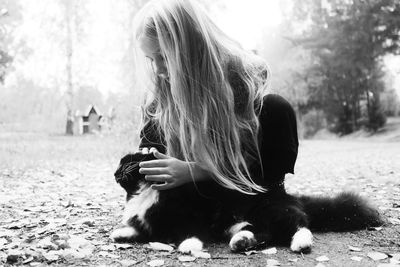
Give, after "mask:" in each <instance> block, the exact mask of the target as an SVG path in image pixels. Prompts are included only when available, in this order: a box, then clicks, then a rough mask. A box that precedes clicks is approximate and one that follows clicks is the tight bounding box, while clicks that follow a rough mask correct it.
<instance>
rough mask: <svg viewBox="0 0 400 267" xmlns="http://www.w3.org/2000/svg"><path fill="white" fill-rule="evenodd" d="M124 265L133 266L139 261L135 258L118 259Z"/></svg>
mask: <svg viewBox="0 0 400 267" xmlns="http://www.w3.org/2000/svg"><path fill="white" fill-rule="evenodd" d="M118 262H119V263H120V264H121V265H122V266H132V265H135V264H136V263H138V261H135V260H120V261H118Z"/></svg>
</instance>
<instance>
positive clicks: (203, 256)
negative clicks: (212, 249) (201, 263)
mask: <svg viewBox="0 0 400 267" xmlns="http://www.w3.org/2000/svg"><path fill="white" fill-rule="evenodd" d="M191 254H192V256H194V257H196V258H201V259H210V258H211V255H210V253H207V252H204V251H198V250H193V251H191Z"/></svg>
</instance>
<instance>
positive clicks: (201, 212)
mask: <svg viewBox="0 0 400 267" xmlns="http://www.w3.org/2000/svg"><path fill="white" fill-rule="evenodd" d="M153 159H155V157H154V155H153V154H152V153H149V154H143V153H141V152H138V153H134V154H128V155H126V156H124V157H123V158H122V159H121V161H120V164H119V167H118V169H117V171H116V172H115V174H114V176H115V179H116V181H117V182H118V183H119V184H120V185H121V186H122V187H123V188H124V189H125V191H126V193H127V197H126V205H125V210H124V215H123V220H122V225H123V226H122V227H120V228H118V229H116V230H114V231H113V232H112V234H111V238H112V240H113V241H115V242H148V241H152V240H153V241H159V242H174V243H180V245H179V250H180V251H182V252H189V251H190V250H191V249H192V248H191V246H193V244H194V246H196V244H199V242H200V244H201V245H200V247H202V246H203V245H202V241H222V240H226V241H229V247H230V249H231V250H232V251H233V252H241V251H245V250H249V249H251V248H254V247H257V246H258V245H259V244H264V245H272V244H276V245H283V246H289V247H290V249H291V250H292V251H293V252H298V253H300V252H302V253H308V252H310V251H311V247H312V244H313V235H312V232H311V230H312V231H336V232H340V231H352V230H360V229H366V228H368V227H376V226H380V225H382V224H383V220H382V218H381V217H380V215H379V213H378V211H377V210H376V209H375V208H374V207H372V206H371V205H370V204H368V202H367V201H366V200H365V199H363V198H361V197H360V196H359V195H357V194H355V193H346V192H344V193H340V194H338V195H337V196H336V197H333V198H329V197H311V196H294V195H289V194H287V193H286V192H284V191H283V192H269V191H267V192H266V193H260V194H257V195H244V194H241V193H239V192H237V191H234V190H230V189H226V188H224V187H222V186H221V185H219V184H217V183H216V182H215V181H214V180H213V179H211V178H210V179H209V181H205V182H199V183H189V184H186V185H183V186H180V187H177V188H173V189H169V190H164V191H157V190H153V189H152V188H151V183H150V182H147V181H146V180H145V177H144V175H143V174H140V173H139V163H140V162H141V161H147V160H153ZM197 246H198V245H197Z"/></svg>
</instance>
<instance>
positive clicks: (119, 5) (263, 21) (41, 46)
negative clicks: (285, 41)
mask: <svg viewBox="0 0 400 267" xmlns="http://www.w3.org/2000/svg"><path fill="white" fill-rule="evenodd" d="M86 1H87V2H86V3H87V4H88V5H89V8H90V12H91V16H90V19H89V21H87V22H86V23H87V24H88V27H90V31H89V32H90V34H89V36H87V37H86V39H85V42H86V46H81V47H80V48H79V49H78V52H77V53H76V54H75V60H76V62H75V65H74V66H75V68H76V72H77V75H76V79H78V80H79V81H83V82H84V83H86V84H93V85H94V86H96V87H97V88H98V89H99V90H100V91H101V92H103V93H104V94H107V93H108V92H111V91H114V92H116V91H121V90H124V89H125V90H126V88H127V86H126V84H124V82H123V77H122V78H121V64H120V63H121V59H123V56H124V51H126V49H127V48H128V43H127V38H126V28H124V24H126V23H127V21H128V20H129V14H128V12H127V10H128V8H127V7H126V6H125V5H126V3H127V1H116V2H114V1H113V0H86ZM220 1H222V5H218V6H224V7H225V8H223V9H219V8H218V6H217V5H216V6H215V7H214V8H213V7H211V12H210V15H211V17H212V19H214V21H215V22H216V24H217V25H218V26H220V27H221V28H222V30H223V31H225V32H226V33H227V34H228V35H229V36H231V37H232V38H233V39H235V40H237V41H238V42H239V43H241V44H242V46H243V47H244V48H245V49H249V50H251V49H255V48H257V47H258V45H259V43H260V41H261V38H262V37H263V36H265V34H266V33H267V34H268V31H271V32H272V31H273V30H274V27H276V26H278V25H279V24H280V23H281V21H282V10H281V8H282V7H283V6H284V4H285V3H288V2H290V1H287V0H220ZM23 6H24V12H25V13H24V17H25V20H26V23H24V25H23V27H21V28H20V29H19V32H18V34H17V35H18V38H20V40H25V41H26V42H28V43H29V44H30V46H31V47H32V51H34V54H33V56H31V57H30V59H29V60H28V61H27V62H23V64H21V65H20V66H19V67H21V68H23V69H22V71H23V72H24V73H25V74H28V75H27V76H28V77H29V76H30V77H32V78H33V80H35V81H36V82H37V83H38V84H39V85H41V86H44V87H54V86H57V87H58V86H59V85H57V83H58V84H60V86H61V89H62V87H63V85H64V84H65V82H63V81H56V79H55V78H54V77H60V76H64V73H65V55H64V52H63V51H60V48H59V47H57V46H55V45H54V44H53V43H52V42H51V40H52V39H54V38H55V37H54V36H53V35H50V36H48V35H49V34H48V33H49V32H50V33H51V32H55V33H56V34H61V33H58V32H57V29H53V28H54V26H53V25H54V23H52V21H51V20H53V21H55V20H57V18H60V17H62V16H63V14H62V12H61V11H60V10H59V7H58V6H57V5H56V4H55V2H54V1H52V0H40V1H23ZM60 12H61V13H60ZM44 18H47V19H49V18H50V19H51V20H50V21H44ZM125 26H126V25H125ZM46 32H47V35H46ZM47 40H50V42H49V41H47ZM21 63H22V62H21ZM385 63H386V64H387V66H388V69H389V72H390V73H391V74H393V75H394V76H395V77H396V78H395V87H396V88H397V91H398V94H399V96H400V57H391V58H388V59H387V60H385ZM125 67H126V66H125ZM79 73H83V74H84V75H83V76H82V75H81V76H80V75H79ZM15 82H18V80H17V79H15Z"/></svg>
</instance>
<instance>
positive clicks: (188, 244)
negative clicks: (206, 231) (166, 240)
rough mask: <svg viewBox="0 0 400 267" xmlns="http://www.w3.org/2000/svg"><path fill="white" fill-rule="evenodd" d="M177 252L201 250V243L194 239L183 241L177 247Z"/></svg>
mask: <svg viewBox="0 0 400 267" xmlns="http://www.w3.org/2000/svg"><path fill="white" fill-rule="evenodd" d="M178 250H179V251H180V252H182V253H191V252H192V251H201V250H203V242H201V241H200V240H199V239H198V238H196V237H191V238H188V239H185V240H184V241H183V242H182V243H181V244H180V245H179V247H178Z"/></svg>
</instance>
